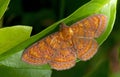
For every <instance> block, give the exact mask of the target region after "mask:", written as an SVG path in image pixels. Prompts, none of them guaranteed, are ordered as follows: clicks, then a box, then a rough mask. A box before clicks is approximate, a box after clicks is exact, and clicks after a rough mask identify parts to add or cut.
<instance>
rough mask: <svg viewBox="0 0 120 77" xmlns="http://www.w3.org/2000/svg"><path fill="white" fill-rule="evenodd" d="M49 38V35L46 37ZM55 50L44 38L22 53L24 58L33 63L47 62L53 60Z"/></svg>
mask: <svg viewBox="0 0 120 77" xmlns="http://www.w3.org/2000/svg"><path fill="white" fill-rule="evenodd" d="M46 38H47V39H49V37H46ZM53 52H54V50H53V49H52V48H51V47H50V46H49V45H47V44H46V42H45V39H42V40H40V41H38V42H36V43H35V44H33V45H32V46H30V47H28V48H27V49H26V50H25V51H24V52H23V55H22V60H23V61H25V62H27V63H29V64H33V65H43V64H47V63H48V62H49V61H50V60H51V56H52V54H53Z"/></svg>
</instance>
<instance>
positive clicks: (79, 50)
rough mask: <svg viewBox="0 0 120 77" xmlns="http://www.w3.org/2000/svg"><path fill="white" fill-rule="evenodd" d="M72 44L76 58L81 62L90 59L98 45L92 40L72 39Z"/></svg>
mask: <svg viewBox="0 0 120 77" xmlns="http://www.w3.org/2000/svg"><path fill="white" fill-rule="evenodd" d="M73 42H74V48H75V49H76V54H77V58H78V59H80V60H83V61H86V60H89V59H90V58H92V57H93V56H94V55H95V53H96V52H97V50H98V44H97V42H96V40H94V39H90V38H75V39H73Z"/></svg>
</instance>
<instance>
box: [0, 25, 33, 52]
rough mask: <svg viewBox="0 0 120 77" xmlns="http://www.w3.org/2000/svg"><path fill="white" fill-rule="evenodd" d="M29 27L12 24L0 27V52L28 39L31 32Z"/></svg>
mask: <svg viewBox="0 0 120 77" xmlns="http://www.w3.org/2000/svg"><path fill="white" fill-rule="evenodd" d="M31 30H32V28H31V27H28V26H20V25H19V26H13V27H6V28H1V29H0V54H2V53H4V52H6V51H8V50H9V49H11V48H13V47H14V46H16V45H18V44H19V43H21V42H23V41H24V40H26V39H28V38H29V37H30V34H31Z"/></svg>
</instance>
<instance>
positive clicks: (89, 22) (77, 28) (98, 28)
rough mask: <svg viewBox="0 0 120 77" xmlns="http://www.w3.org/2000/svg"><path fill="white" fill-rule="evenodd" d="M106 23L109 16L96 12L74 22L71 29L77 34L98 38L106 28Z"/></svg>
mask: <svg viewBox="0 0 120 77" xmlns="http://www.w3.org/2000/svg"><path fill="white" fill-rule="evenodd" d="M106 25H107V17H106V16H105V15H102V14H96V15H93V16H89V17H87V18H85V19H83V20H80V21H78V22H76V23H74V24H73V25H71V29H72V30H73V32H74V34H75V35H76V36H82V37H92V38H97V37H99V36H100V35H101V34H102V33H103V31H104V30H105V29H106Z"/></svg>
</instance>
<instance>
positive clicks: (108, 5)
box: [0, 0, 117, 70]
mask: <svg viewBox="0 0 120 77" xmlns="http://www.w3.org/2000/svg"><path fill="white" fill-rule="evenodd" d="M116 2H117V0H91V1H90V2H88V3H86V4H85V5H83V6H82V7H80V8H78V9H77V10H76V11H75V12H74V13H72V14H71V15H70V16H68V17H67V18H64V19H62V20H60V21H58V22H56V23H54V24H53V25H51V26H50V27H48V28H46V29H45V30H43V31H42V32H40V33H38V34H36V35H34V36H32V37H31V38H30V39H28V40H26V41H25V42H24V43H21V44H19V45H17V46H16V47H15V48H12V49H10V50H8V51H7V52H6V53H3V54H2V55H1V56H0V61H1V62H0V64H1V65H4V66H8V67H12V68H26V69H31V68H34V69H37V68H38V69H40V70H42V69H48V70H49V69H50V67H49V66H48V65H45V66H37V67H36V66H32V65H29V64H24V63H23V62H21V59H20V56H21V54H22V53H19V51H21V50H24V49H25V48H26V47H28V46H30V45H31V44H33V43H34V42H36V41H38V40H40V39H42V38H44V37H45V36H47V35H49V34H51V33H53V32H55V31H58V30H59V24H60V23H61V22H64V23H66V24H67V25H71V24H72V23H74V22H76V21H78V20H81V19H83V18H85V17H87V16H90V15H93V14H104V15H106V16H107V18H108V25H107V28H106V30H105V32H104V33H103V35H101V36H100V37H99V38H97V41H98V43H99V45H101V44H102V43H103V42H104V41H105V40H106V39H107V37H108V36H109V34H110V32H111V30H112V28H113V24H114V21H115V15H116ZM21 52H22V51H21ZM17 53H19V54H18V55H17V56H15V55H16V54H17ZM13 56H14V57H13ZM18 56H19V58H17V57H18ZM17 61H18V63H17ZM16 63H17V64H16ZM15 64H16V65H15Z"/></svg>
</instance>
